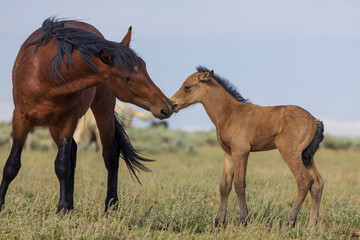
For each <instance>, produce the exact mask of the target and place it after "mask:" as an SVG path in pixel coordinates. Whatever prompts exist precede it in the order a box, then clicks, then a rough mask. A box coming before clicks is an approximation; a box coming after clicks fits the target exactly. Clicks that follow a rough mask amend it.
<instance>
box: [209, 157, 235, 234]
mask: <svg viewBox="0 0 360 240" xmlns="http://www.w3.org/2000/svg"><path fill="white" fill-rule="evenodd" d="M233 178H234V171H233V163H232V159H231V155H230V154H227V153H226V152H225V154H224V171H223V175H222V178H221V182H220V207H219V210H218V213H217V215H216V217H215V220H214V224H213V228H216V227H218V225H219V224H220V223H223V222H224V221H225V217H226V208H227V203H228V198H229V194H230V191H231V187H232V182H233Z"/></svg>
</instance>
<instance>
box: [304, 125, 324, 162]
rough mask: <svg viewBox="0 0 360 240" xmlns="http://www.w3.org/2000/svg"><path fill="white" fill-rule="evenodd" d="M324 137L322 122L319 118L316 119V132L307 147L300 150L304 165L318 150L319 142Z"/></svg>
mask: <svg viewBox="0 0 360 240" xmlns="http://www.w3.org/2000/svg"><path fill="white" fill-rule="evenodd" d="M323 139H324V124H323V123H322V122H321V121H320V120H316V133H315V136H314V138H313V140H312V141H311V143H310V144H309V146H307V148H305V150H304V151H303V152H302V160H303V163H304V165H305V167H306V166H308V165H309V164H310V163H311V159H312V158H313V156H314V154H315V152H316V151H317V150H318V148H319V145H320V142H321V141H322V140H323Z"/></svg>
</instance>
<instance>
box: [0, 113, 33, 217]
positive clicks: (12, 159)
mask: <svg viewBox="0 0 360 240" xmlns="http://www.w3.org/2000/svg"><path fill="white" fill-rule="evenodd" d="M31 129H32V125H31V124H30V123H29V122H28V121H27V120H26V119H25V117H24V116H23V115H22V114H21V113H20V111H18V110H17V109H16V108H15V110H14V115H13V123H12V131H13V142H12V147H11V152H10V155H9V157H8V159H7V161H6V164H5V167H4V170H3V178H2V181H1V185H0V211H1V209H2V206H3V205H4V203H5V195H6V192H7V189H8V187H9V185H10V183H11V182H12V181H13V180H14V178H15V177H16V175H17V174H18V172H19V170H20V167H21V152H22V149H23V146H24V143H25V140H26V136H27V135H28V133H29V132H30V131H31Z"/></svg>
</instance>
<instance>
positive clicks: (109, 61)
mask: <svg viewBox="0 0 360 240" xmlns="http://www.w3.org/2000/svg"><path fill="white" fill-rule="evenodd" d="M99 57H100V59H101V61H103V62H104V63H105V64H107V65H112V64H113V58H112V56H111V55H110V54H109V53H107V52H104V51H102V50H101V52H100V55H99Z"/></svg>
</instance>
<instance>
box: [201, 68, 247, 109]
mask: <svg viewBox="0 0 360 240" xmlns="http://www.w3.org/2000/svg"><path fill="white" fill-rule="evenodd" d="M196 70H197V71H198V72H210V70H209V69H208V68H206V67H204V66H198V67H197V68H196ZM213 76H214V78H215V80H216V81H217V82H218V83H219V84H220V85H221V86H222V87H223V88H224V89H225V90H226V91H227V92H228V93H230V94H231V96H233V97H234V98H235V99H236V100H237V101H239V102H243V103H248V102H249V100H248V99H246V98H244V97H243V96H241V94H240V93H239V92H238V91H237V90H236V87H235V86H234V85H232V84H231V83H230V82H229V81H228V80H226V79H225V78H223V77H220V76H219V75H217V74H216V73H214V75H213Z"/></svg>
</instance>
